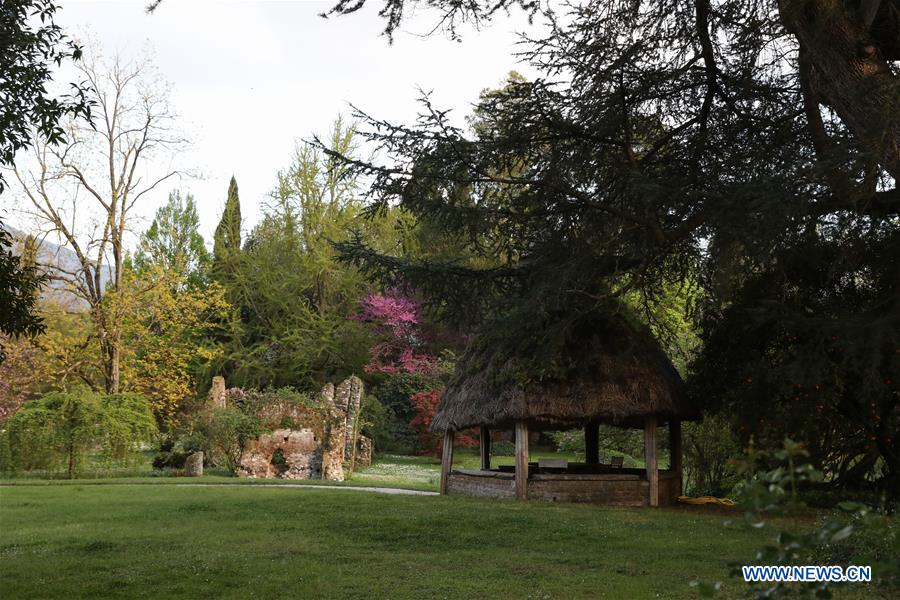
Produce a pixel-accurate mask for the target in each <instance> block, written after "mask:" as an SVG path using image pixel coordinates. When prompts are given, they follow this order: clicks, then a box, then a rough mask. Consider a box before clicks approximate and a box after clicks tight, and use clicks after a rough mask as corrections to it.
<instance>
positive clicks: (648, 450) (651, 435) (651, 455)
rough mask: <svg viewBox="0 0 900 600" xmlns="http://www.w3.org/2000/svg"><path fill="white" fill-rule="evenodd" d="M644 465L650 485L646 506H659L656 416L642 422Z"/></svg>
mask: <svg viewBox="0 0 900 600" xmlns="http://www.w3.org/2000/svg"><path fill="white" fill-rule="evenodd" d="M644 464H645V465H646V467H647V481H648V482H649V483H650V494H649V498H648V504H649V505H650V506H659V469H658V468H657V465H656V415H650V416H649V417H647V419H646V420H645V421H644Z"/></svg>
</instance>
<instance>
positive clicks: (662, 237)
mask: <svg viewBox="0 0 900 600" xmlns="http://www.w3.org/2000/svg"><path fill="white" fill-rule="evenodd" d="M362 4H363V2H341V3H339V4H338V5H337V6H336V7H335V8H334V10H333V12H336V13H346V12H352V11H354V10H357V9H358V8H360V6H361V5H362ZM414 4H427V5H429V6H432V7H436V8H439V9H442V10H443V13H442V14H443V19H444V21H443V23H444V25H445V26H447V27H450V26H452V24H453V23H455V22H460V21H478V20H483V19H488V18H491V17H492V16H493V15H495V14H496V13H497V11H498V10H502V9H505V8H508V7H512V6H522V7H524V8H526V9H527V10H529V11H531V12H532V14H533V15H535V16H536V17H539V18H543V19H544V20H545V22H546V23H547V25H548V27H549V33H548V34H547V35H546V36H544V37H542V38H539V39H532V40H529V42H528V43H527V45H526V46H525V48H524V50H523V51H524V57H525V59H526V60H528V61H530V63H531V64H532V66H533V67H534V69H535V70H536V71H537V72H538V73H540V76H539V77H538V78H536V79H535V80H533V81H522V80H516V79H511V80H510V81H509V82H508V83H507V84H506V85H505V86H504V87H503V88H502V89H500V90H495V91H492V92H486V93H484V94H483V95H482V97H481V99H480V102H479V104H478V106H477V108H476V111H475V116H474V119H473V122H472V124H471V125H472V126H471V127H468V128H460V127H457V126H454V125H453V123H452V122H451V119H450V117H449V115H448V114H447V113H446V112H444V111H442V110H440V108H439V107H435V106H433V105H432V103H431V102H430V100H429V99H428V98H427V97H426V98H423V114H422V115H421V116H420V118H419V120H418V121H417V122H416V123H415V124H412V125H405V126H404V125H396V124H392V123H388V122H384V121H381V120H379V119H377V118H375V117H372V116H369V115H367V114H366V113H364V112H362V111H358V113H357V115H356V116H357V117H358V118H359V119H360V120H361V121H362V123H363V126H362V128H361V129H362V130H361V133H362V134H363V135H364V136H366V137H367V138H368V140H369V142H370V143H371V144H372V146H373V147H374V148H375V149H376V154H375V159H373V160H372V161H365V162H363V161H353V160H350V159H347V162H348V164H350V165H352V167H353V168H352V170H351V173H352V174H353V175H357V176H361V177H365V178H368V181H369V182H370V183H371V188H370V189H371V191H370V201H371V204H370V210H372V211H378V210H384V209H386V208H387V207H388V206H392V205H395V204H399V205H400V206H401V207H403V208H405V209H406V210H408V211H409V212H411V213H412V214H413V215H415V216H416V218H417V219H418V220H419V222H420V223H422V224H427V225H429V226H432V227H436V228H439V229H442V230H443V231H444V232H445V235H447V236H452V237H454V238H455V239H456V240H457V241H458V245H457V247H458V248H459V250H458V252H457V254H456V256H447V255H441V256H434V257H432V259H426V260H415V261H412V260H408V259H406V258H404V257H403V256H402V255H399V254H398V255H388V254H384V253H379V252H376V251H374V250H372V249H371V248H370V247H368V246H367V244H366V240H365V239H363V238H362V237H359V238H357V239H354V240H351V241H350V242H347V243H343V244H340V249H341V251H342V253H343V256H344V257H345V259H346V260H348V261H350V262H352V263H354V264H356V265H358V266H360V267H361V268H362V269H364V270H365V271H366V272H368V273H369V274H370V275H372V276H373V277H376V278H379V279H381V280H383V281H385V282H387V283H389V284H395V285H396V284H398V283H403V284H408V285H412V286H414V287H415V288H416V289H418V290H419V291H420V292H421V293H422V294H423V296H424V298H425V299H426V301H427V302H428V304H429V306H430V307H431V308H432V310H434V311H435V312H436V313H437V314H439V315H442V316H443V317H445V318H446V319H448V320H451V321H454V322H457V323H461V324H463V325H465V326H467V327H469V328H470V329H478V328H479V327H495V326H499V325H498V324H499V323H503V322H507V323H508V322H510V319H509V318H508V317H509V315H511V314H513V315H515V316H516V317H517V318H518V319H521V320H528V319H532V318H540V317H542V316H544V315H547V314H553V313H555V312H557V311H558V308H559V307H566V308H567V311H564V312H565V313H566V314H567V315H568V316H567V319H568V320H574V316H575V315H573V314H572V313H577V312H590V311H594V310H604V309H603V307H604V306H608V305H609V303H608V302H607V300H608V299H610V298H615V297H621V296H623V295H624V294H626V293H632V294H633V293H636V294H638V295H639V296H640V297H641V298H643V300H644V304H645V305H646V307H647V308H648V310H646V311H645V312H646V315H648V316H650V315H652V310H650V308H651V307H652V306H653V304H654V302H655V301H656V299H657V298H658V297H659V295H660V293H661V291H662V290H664V289H666V288H667V286H672V285H677V284H678V282H680V281H682V280H684V279H685V278H686V277H688V276H691V275H694V274H697V273H699V276H700V278H701V281H702V284H703V288H704V295H705V302H704V304H703V306H702V308H703V311H702V316H703V321H702V324H703V328H704V337H705V340H706V341H707V351H706V354H705V355H704V357H703V359H702V360H699V361H698V362H697V365H696V366H695V369H694V370H695V371H696V373H695V382H696V383H695V387H696V389H698V390H700V389H702V390H704V396H703V398H702V400H704V401H706V402H707V403H708V405H709V406H710V408H715V407H716V406H721V405H739V406H741V407H742V408H744V409H746V410H745V411H743V413H742V414H743V417H742V425H743V426H744V431H743V432H744V434H745V440H746V439H747V438H749V436H750V435H756V436H761V435H769V436H771V437H776V436H783V435H790V436H793V437H794V438H797V439H800V440H801V441H806V442H807V443H808V445H811V446H814V444H812V443H811V442H815V441H816V438H817V436H821V434H822V428H823V427H826V425H824V424H823V423H825V421H826V419H825V418H821V419H820V418H819V415H823V414H826V413H827V414H828V415H829V416H828V418H827V422H828V425H827V426H828V427H831V428H832V430H830V432H829V436H830V438H829V439H833V440H837V441H836V442H835V443H834V444H833V445H830V446H829V449H828V451H827V452H824V451H823V452H820V453H818V454H817V455H816V456H815V457H814V458H815V460H817V461H818V462H819V464H820V465H821V466H823V467H824V468H826V470H827V471H828V472H829V473H831V474H832V475H834V476H835V477H836V478H838V479H839V478H840V477H841V476H842V475H843V474H848V476H849V475H850V474H849V471H850V470H851V469H852V468H857V470H856V472H855V473H854V474H852V476H853V477H855V478H856V481H857V482H861V481H863V480H866V481H870V482H871V481H878V482H879V483H881V484H883V485H885V486H886V487H888V488H890V489H892V490H894V491H895V492H898V491H900V454H898V445H900V440H898V439H897V437H896V436H897V433H896V432H897V431H898V430H900V393H898V385H897V382H898V381H900V364H898V358H897V357H898V355H897V353H896V348H897V347H898V331H900V323H898V314H900V270H898V269H897V268H896V265H897V264H900V197H898V190H897V187H896V180H897V177H898V175H900V121H898V119H900V108H898V107H900V65H898V63H897V60H898V59H900V54H898V52H897V43H896V42H897V32H898V28H897V27H898V24H900V13H898V6H900V3H898V2H897V1H896V0H882V1H876V2H872V1H870V0H864V1H863V2H857V3H854V2H838V1H836V0H795V1H790V0H783V1H782V2H775V1H774V0H723V1H720V2H712V1H709V0H696V1H695V2H691V3H683V2H675V1H672V0H664V1H661V2H633V1H631V0H627V1H626V0H610V1H608V2H600V3H598V2H585V3H570V4H559V5H556V4H555V3H554V4H552V8H554V9H555V10H554V11H553V12H551V11H549V10H546V9H545V8H543V7H537V6H535V5H534V4H532V3H529V2H503V1H500V2H478V1H475V0H473V1H471V2H455V1H452V0H444V1H441V0H434V1H429V2H419V3H417V2H406V3H404V2H402V1H400V0H389V1H387V2H385V3H384V4H383V6H384V8H383V11H382V13H383V15H384V16H385V17H386V18H387V19H388V23H387V28H388V32H392V31H394V30H395V29H396V28H397V27H398V26H399V24H400V23H401V18H402V16H403V8H404V6H406V7H409V6H412V5H414ZM873 14H874V15H875V17H871V15H873ZM509 335H516V331H515V329H513V330H510V331H509ZM559 335H566V334H565V324H564V323H561V325H560V332H559ZM765 374H768V375H765ZM761 375H763V376H762V377H761ZM748 379H750V380H751V382H752V385H750V384H748V381H747V380H748ZM816 385H819V390H827V391H822V393H820V394H819V395H818V396H816V397H815V399H814V400H811V399H809V398H811V396H810V397H808V398H804V397H803V396H802V395H799V394H798V393H796V390H797V389H799V388H797V387H796V386H800V387H801V388H803V389H806V387H807V386H812V388H813V389H816V388H815V386H816ZM737 412H741V411H737ZM750 413H755V414H757V415H765V414H781V415H782V417H781V418H780V419H779V420H778V423H777V425H778V427H777V428H773V427H772V421H771V420H766V419H764V422H763V423H761V424H760V423H759V422H758V421H754V420H753V418H752V415H751V414H750ZM785 415H789V417H788V416H785ZM787 423H792V424H794V425H796V428H795V430H793V431H792V430H790V428H789V427H788V426H787V425H786V424H787ZM804 423H806V424H807V425H806V426H803V424H804ZM860 464H862V465H863V466H862V467H857V466H858V465H860ZM845 481H847V480H845Z"/></svg>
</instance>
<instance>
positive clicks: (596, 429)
mask: <svg viewBox="0 0 900 600" xmlns="http://www.w3.org/2000/svg"><path fill="white" fill-rule="evenodd" d="M584 462H586V463H587V464H589V465H599V464H600V423H599V422H597V421H588V424H587V425H585V426H584Z"/></svg>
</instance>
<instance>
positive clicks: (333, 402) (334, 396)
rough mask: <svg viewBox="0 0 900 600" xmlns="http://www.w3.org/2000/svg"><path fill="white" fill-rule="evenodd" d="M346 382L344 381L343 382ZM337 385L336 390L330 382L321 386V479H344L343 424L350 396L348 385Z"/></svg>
mask: <svg viewBox="0 0 900 600" xmlns="http://www.w3.org/2000/svg"><path fill="white" fill-rule="evenodd" d="M344 383H346V382H344ZM343 388H344V384H343V383H342V384H341V385H339V386H338V388H337V390H335V389H334V386H333V385H332V384H330V383H328V384H326V385H325V387H323V388H322V392H321V394H320V400H321V402H322V405H323V406H324V408H325V412H326V415H327V417H326V419H327V423H325V427H324V431H325V433H324V435H325V439H324V440H322V479H329V480H331V481H343V480H344V444H345V442H346V437H345V428H346V427H345V426H346V419H347V411H346V408H344V409H341V405H343V406H344V407H346V406H347V401H348V400H349V398H350V394H349V386H346V389H343Z"/></svg>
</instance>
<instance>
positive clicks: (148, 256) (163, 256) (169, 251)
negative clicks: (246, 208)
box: [135, 190, 240, 286]
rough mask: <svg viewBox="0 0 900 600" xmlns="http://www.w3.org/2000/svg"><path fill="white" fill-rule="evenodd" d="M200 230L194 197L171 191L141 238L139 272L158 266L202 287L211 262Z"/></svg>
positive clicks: (136, 264) (138, 253)
mask: <svg viewBox="0 0 900 600" xmlns="http://www.w3.org/2000/svg"><path fill="white" fill-rule="evenodd" d="M238 210H240V209H238ZM199 228H200V217H199V216H198V215H197V205H196V203H195V202H194V197H193V196H192V195H190V194H188V195H187V197H186V198H182V197H181V193H180V192H179V191H177V190H176V191H173V192H170V193H169V199H168V202H166V204H165V205H164V206H161V207H160V208H159V209H158V210H157V211H156V216H155V217H154V218H153V221H152V222H151V223H150V227H149V228H148V229H147V231H145V232H144V233H143V234H142V235H141V241H140V246H139V247H138V251H137V253H136V255H135V266H136V267H137V269H138V270H141V269H149V268H151V267H153V266H158V267H160V268H161V269H163V270H165V271H170V272H172V274H173V275H174V276H175V278H176V279H178V280H181V279H183V280H184V282H185V283H188V284H190V285H194V286H197V285H199V284H200V283H202V281H203V280H204V278H205V276H206V270H207V267H208V262H209V254H208V252H207V251H206V245H205V244H204V242H203V236H202V235H200V231H199Z"/></svg>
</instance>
